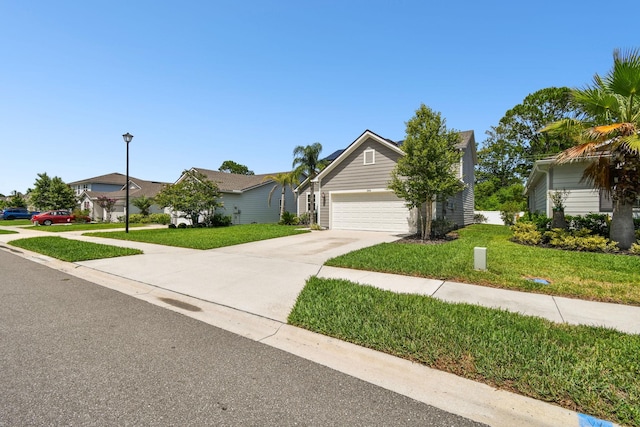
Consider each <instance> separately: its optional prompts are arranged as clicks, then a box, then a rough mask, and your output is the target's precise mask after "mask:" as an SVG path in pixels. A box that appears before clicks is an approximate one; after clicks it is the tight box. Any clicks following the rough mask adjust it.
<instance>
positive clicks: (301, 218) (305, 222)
mask: <svg viewBox="0 0 640 427" xmlns="http://www.w3.org/2000/svg"><path fill="white" fill-rule="evenodd" d="M298 224H301V225H309V212H305V213H303V214H302V215H300V216H299V217H298Z"/></svg>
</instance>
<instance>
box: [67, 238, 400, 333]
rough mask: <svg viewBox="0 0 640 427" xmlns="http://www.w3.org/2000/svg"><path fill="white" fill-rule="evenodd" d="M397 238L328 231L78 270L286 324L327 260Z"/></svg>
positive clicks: (149, 254)
mask: <svg viewBox="0 0 640 427" xmlns="http://www.w3.org/2000/svg"><path fill="white" fill-rule="evenodd" d="M398 238H399V236H396V235H392V234H389V233H380V232H365V231H362V232H359V231H337V230H336V231H334V230H327V231H322V232H312V233H306V234H299V235H295V236H288V237H282V238H277V239H269V240H263V241H259V242H253V243H246V244H242V245H235V246H228V247H224V248H218V249H211V250H207V251H201V250H194V249H184V248H167V247H164V248H163V249H162V250H149V251H145V254H144V255H141V256H130V257H121V258H111V259H102V260H93V261H84V262H79V263H78V264H80V265H83V266H85V267H89V268H92V269H96V270H99V271H104V272H106V273H110V274H114V275H117V276H122V277H127V278H129V279H133V280H136V281H139V282H142V283H146V284H150V285H153V286H157V287H160V288H163V289H168V290H171V291H174V292H178V293H181V294H184V295H189V296H191V297H195V298H199V299H203V300H206V301H210V302H214V303H217V304H221V305H225V306H228V307H233V308H235V309H238V310H242V311H246V312H249V313H252V314H257V315H259V316H262V317H266V318H269V319H273V320H277V321H280V322H286V320H287V316H288V315H289V312H290V311H291V308H292V307H293V305H294V304H295V301H296V298H297V296H298V294H299V293H300V291H301V290H302V288H303V287H304V284H305V281H306V279H308V278H309V277H310V276H313V275H315V274H317V273H318V271H319V270H320V268H321V267H322V264H323V263H324V262H325V261H326V260H327V259H329V258H332V257H335V256H338V255H341V254H345V253H348V252H351V251H353V250H356V249H360V248H363V247H367V246H371V245H375V244H377V243H382V242H392V241H394V240H397V239H398ZM111 244H113V242H112V243H111Z"/></svg>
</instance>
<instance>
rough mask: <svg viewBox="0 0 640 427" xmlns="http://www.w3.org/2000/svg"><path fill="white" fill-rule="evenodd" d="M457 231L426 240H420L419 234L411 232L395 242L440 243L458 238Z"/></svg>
mask: <svg viewBox="0 0 640 427" xmlns="http://www.w3.org/2000/svg"><path fill="white" fill-rule="evenodd" d="M458 237H459V236H458V233H456V232H453V231H452V232H451V233H447V234H446V235H445V236H444V237H438V238H433V239H428V240H422V239H421V238H420V234H412V235H411V236H405V237H403V238H402V239H400V240H396V241H395V243H409V244H415V245H441V244H443V243H448V242H451V241H452V240H456V239H458Z"/></svg>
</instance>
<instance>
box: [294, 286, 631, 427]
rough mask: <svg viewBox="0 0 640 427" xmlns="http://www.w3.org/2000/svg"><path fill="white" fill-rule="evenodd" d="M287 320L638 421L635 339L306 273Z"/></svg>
mask: <svg viewBox="0 0 640 427" xmlns="http://www.w3.org/2000/svg"><path fill="white" fill-rule="evenodd" d="M289 323H290V324H292V325H295V326H299V327H303V328H306V329H309V330H311V331H314V332H318V333H321V334H324V335H328V336H332V337H335V338H338V339H341V340H345V341H349V342H352V343H355V344H357V345H361V346H364V347H368V348H372V349H375V350H378V351H382V352H385V353H389V354H392V355H394V356H398V357H402V358H405V359H408V360H411V361H414V362H417V363H421V364H424V365H426V366H429V367H432V368H435V369H439V370H442V371H446V372H451V373H454V374H456V375H459V376H461V377H465V378H469V379H472V380H475V381H479V382H484V383H487V384H490V385H493V386H495V387H498V388H501V389H505V390H509V391H513V392H517V393H520V394H523V395H525V396H530V397H532V398H535V399H539V400H543V401H547V402H552V403H555V404H557V405H559V406H562V407H565V408H569V409H572V410H575V411H578V412H582V413H585V414H589V415H594V416H597V417H600V418H604V419H609V420H612V421H615V422H617V423H621V424H623V425H632V426H640V381H638V378H640V363H639V362H638V354H640V336H638V335H630V334H624V333H621V332H616V331H612V330H608V329H604V328H595V327H589V326H572V325H566V324H556V323H553V322H550V321H548V320H545V319H541V318H537V317H531V316H523V315H520V314H515V313H510V312H507V311H504V310H496V309H490V308H486V307H480V306H474V305H470V304H451V303H446V302H442V301H439V300H437V299H434V298H431V297H427V296H420V295H407V294H396V293H394V292H390V291H383V290H380V289H377V288H374V287H370V286H361V285H357V284H355V283H351V282H348V281H345V280H335V279H320V278H317V277H312V278H310V279H309V280H308V282H307V285H306V287H305V288H304V290H303V291H302V292H301V293H300V295H299V296H298V300H297V302H296V304H295V306H294V309H293V310H292V312H291V314H290V315H289Z"/></svg>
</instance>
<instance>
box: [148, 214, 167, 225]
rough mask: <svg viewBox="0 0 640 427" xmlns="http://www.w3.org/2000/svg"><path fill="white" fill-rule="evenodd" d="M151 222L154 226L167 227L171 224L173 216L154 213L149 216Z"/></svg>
mask: <svg viewBox="0 0 640 427" xmlns="http://www.w3.org/2000/svg"><path fill="white" fill-rule="evenodd" d="M149 220H150V221H151V222H152V223H153V224H162V225H167V224H169V223H170V222H171V215H169V214H166V213H154V214H151V215H149Z"/></svg>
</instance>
